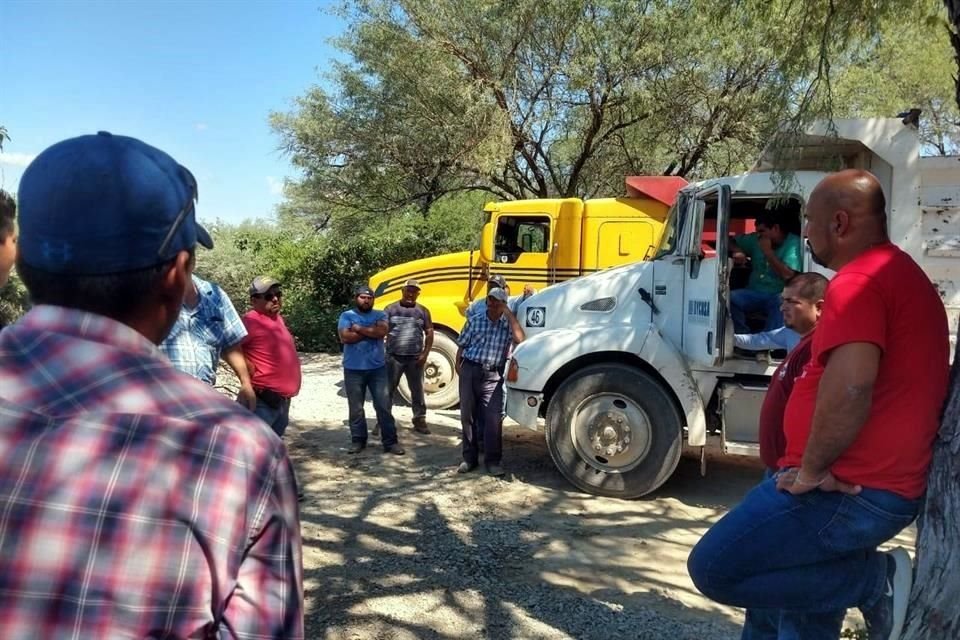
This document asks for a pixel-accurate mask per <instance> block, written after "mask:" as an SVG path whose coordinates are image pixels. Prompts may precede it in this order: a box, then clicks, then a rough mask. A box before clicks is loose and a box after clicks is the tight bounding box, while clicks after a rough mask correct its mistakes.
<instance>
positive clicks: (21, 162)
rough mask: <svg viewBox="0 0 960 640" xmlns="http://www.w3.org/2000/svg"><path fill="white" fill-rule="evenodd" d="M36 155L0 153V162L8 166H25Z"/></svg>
mask: <svg viewBox="0 0 960 640" xmlns="http://www.w3.org/2000/svg"><path fill="white" fill-rule="evenodd" d="M36 157H37V156H36V155H35V154H32V153H0V164H5V165H7V166H8V167H25V166H27V165H28V164H30V163H31V162H33V159H34V158H36Z"/></svg>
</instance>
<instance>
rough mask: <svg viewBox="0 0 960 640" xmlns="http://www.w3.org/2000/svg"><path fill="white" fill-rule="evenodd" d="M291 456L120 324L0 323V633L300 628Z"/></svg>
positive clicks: (92, 320)
mask: <svg viewBox="0 0 960 640" xmlns="http://www.w3.org/2000/svg"><path fill="white" fill-rule="evenodd" d="M296 495H297V492H296V487H295V484H294V476H293V470H292V468H291V465H290V461H289V458H288V457H287V453H286V449H285V447H284V445H283V443H282V442H281V441H280V439H279V438H278V437H276V436H275V435H274V434H273V433H272V432H271V431H270V429H269V428H268V427H267V426H266V425H265V424H263V422H261V421H260V420H259V419H258V418H256V417H255V416H254V415H253V414H252V413H250V412H248V411H247V410H246V409H244V408H242V407H241V406H240V405H238V404H237V403H235V402H231V401H230V400H229V399H227V398H225V397H224V396H222V395H221V394H219V393H217V392H216V391H214V390H213V389H211V388H210V387H208V386H207V385H205V384H203V383H202V382H199V381H197V380H194V379H193V378H191V377H189V376H187V375H186V374H183V373H180V372H178V371H177V370H175V369H174V368H173V367H172V366H171V365H170V363H169V362H168V361H167V360H166V359H165V358H164V357H163V356H162V355H161V353H160V351H159V350H158V349H157V348H156V347H155V346H154V345H153V344H151V343H150V342H148V341H147V340H146V339H145V338H144V337H143V336H141V335H140V334H139V333H137V332H135V331H134V330H133V329H131V328H129V327H127V326H126V325H123V324H120V323H117V322H114V321H112V320H109V319H107V318H104V317H102V316H96V315H92V314H88V313H81V312H78V311H72V310H68V309H63V308H59V307H50V306H40V307H37V308H35V309H33V310H32V311H30V312H29V313H28V314H27V315H26V316H25V317H24V318H22V319H21V320H20V321H19V322H17V323H16V324H14V325H12V326H10V327H7V328H6V329H4V330H3V331H2V332H0V638H41V637H42V638H54V637H56V638H67V637H70V638H117V637H138V638H139V637H146V636H149V637H168V636H176V637H188V636H189V637H235V638H302V637H303V568H302V563H301V546H300V525H299V516H298V512H297V497H296Z"/></svg>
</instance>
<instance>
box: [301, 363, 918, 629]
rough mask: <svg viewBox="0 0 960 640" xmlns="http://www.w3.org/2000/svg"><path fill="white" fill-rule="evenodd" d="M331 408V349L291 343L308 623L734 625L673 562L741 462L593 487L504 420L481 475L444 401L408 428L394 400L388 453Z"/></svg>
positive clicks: (749, 475) (682, 557)
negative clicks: (359, 442)
mask: <svg viewBox="0 0 960 640" xmlns="http://www.w3.org/2000/svg"><path fill="white" fill-rule="evenodd" d="M346 412H347V406H346V398H345V397H344V395H343V391H342V389H341V370H340V363H339V358H337V357H333V356H326V355H310V356H304V387H303V390H302V392H301V394H300V396H299V397H297V398H296V399H295V400H294V402H293V405H292V411H291V417H292V423H291V427H290V429H289V431H288V432H287V436H286V438H287V442H288V446H289V449H290V453H291V456H292V457H293V459H294V461H295V463H296V466H297V470H298V475H299V478H300V481H301V483H302V484H303V485H304V487H305V490H306V494H307V495H306V500H305V501H304V502H303V503H302V505H301V521H302V532H303V542H304V583H305V584H304V590H305V595H306V607H307V637H308V638H323V639H344V640H346V639H351V640H352V639H367V638H375V639H408V638H437V639H440V638H442V639H460V638H464V639H465V638H478V637H479V638H537V639H540V638H542V639H548V638H549V639H551V640H552V639H559V638H585V639H594V638H595V639H597V640H600V639H604V640H605V639H610V638H671V640H681V639H687V638H689V639H691V640H692V639H695V638H696V639H701V638H711V639H713V638H716V639H726V638H730V639H733V638H737V637H739V625H740V624H741V622H742V612H741V611H739V610H737V609H733V608H730V607H723V606H720V605H717V604H715V603H712V602H710V601H708V600H707V599H705V598H704V597H702V596H701V595H700V594H699V593H698V592H697V591H696V589H695V588H694V587H693V584H692V583H691V582H690V578H689V577H688V575H687V572H686V564H685V563H686V558H687V554H688V553H689V550H690V548H691V547H692V546H693V545H694V544H695V543H696V541H697V540H698V539H699V537H700V535H701V534H702V533H703V532H704V531H705V530H706V528H707V527H708V526H709V525H710V524H711V523H712V522H714V521H716V520H717V519H718V518H719V517H720V516H721V515H723V514H724V513H725V512H726V511H727V510H728V509H729V508H730V507H731V506H732V505H734V504H736V502H737V501H738V500H739V498H740V497H741V496H742V495H743V494H744V493H745V492H746V491H747V490H748V489H749V488H750V487H751V486H752V485H753V483H754V481H755V480H756V479H757V478H758V476H759V473H760V471H759V469H758V467H756V466H755V465H752V464H742V463H741V464H735V463H732V462H730V461H719V462H712V463H711V464H710V465H709V466H708V474H707V476H706V477H705V478H704V477H701V476H700V473H699V463H698V462H697V461H695V460H692V459H683V460H681V463H680V466H679V468H678V469H677V471H676V473H675V474H674V475H673V477H672V478H671V479H670V480H669V481H668V482H667V483H666V484H665V485H664V486H663V487H661V488H660V489H659V490H658V491H657V492H656V493H655V494H653V495H652V496H649V497H647V498H645V499H642V500H634V501H623V500H616V499H608V498H599V497H595V496H590V495H586V494H583V493H579V492H577V491H576V490H574V489H573V488H572V486H571V485H569V484H567V482H566V481H565V480H564V479H563V477H562V476H561V475H560V473H559V472H558V471H557V470H556V469H555V468H554V466H553V463H552V461H551V460H550V456H549V454H548V453H547V449H546V445H545V442H544V439H543V435H542V434H541V433H536V432H532V431H528V430H524V429H522V428H520V427H518V426H516V425H512V426H510V425H508V426H507V427H506V428H505V430H504V461H503V464H504V467H505V468H506V470H507V475H506V477H505V478H503V479H495V478H492V477H490V476H487V475H485V474H484V473H482V471H480V470H479V469H478V470H477V471H474V472H473V473H470V474H466V475H458V474H457V473H456V471H455V468H456V465H457V464H458V463H459V461H460V457H459V415H458V413H457V412H456V411H439V412H432V413H430V415H428V423H429V425H430V428H431V430H432V432H433V433H432V434H430V435H421V434H417V433H414V432H413V431H412V430H411V428H410V409H409V408H408V407H405V406H400V407H396V408H395V410H394V415H395V417H396V418H397V421H398V427H399V431H400V440H401V444H403V446H404V447H405V448H406V449H407V455H405V456H400V457H397V456H392V455H391V456H385V455H384V454H383V453H382V452H381V449H380V447H378V446H377V443H376V442H374V441H373V439H371V443H370V444H371V446H369V447H368V448H367V449H366V450H365V451H364V452H362V453H361V454H359V455H348V454H347V453H346V448H347V446H348V445H349V442H350V438H349V431H348V429H347V426H346V421H345V418H346ZM367 416H368V422H369V424H370V425H371V426H372V425H373V423H374V420H373V410H372V408H371V407H370V405H369V403H368V405H367ZM480 469H482V466H481V467H480ZM912 537H913V532H912V531H908V532H906V533H905V534H904V536H902V538H901V539H898V540H897V543H899V544H905V545H906V546H908V547H910V548H912V546H913V544H912V542H913V539H912ZM849 621H850V622H851V623H853V622H855V621H856V617H855V615H854V614H852V615H851V617H850V619H849Z"/></svg>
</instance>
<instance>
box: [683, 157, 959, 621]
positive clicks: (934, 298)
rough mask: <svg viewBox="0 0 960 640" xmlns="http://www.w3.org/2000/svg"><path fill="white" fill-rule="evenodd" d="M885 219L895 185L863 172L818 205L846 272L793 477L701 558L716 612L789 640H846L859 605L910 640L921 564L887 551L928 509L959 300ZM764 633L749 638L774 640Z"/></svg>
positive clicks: (811, 217)
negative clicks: (759, 615)
mask: <svg viewBox="0 0 960 640" xmlns="http://www.w3.org/2000/svg"><path fill="white" fill-rule="evenodd" d="M885 210H886V201H885V198H884V195H883V191H882V189H881V187H880V183H879V182H878V181H877V179H876V178H875V177H874V176H873V175H871V174H870V173H868V172H866V171H862V170H846V171H841V172H839V173H834V174H831V175H830V176H828V177H827V178H825V179H824V180H822V181H821V182H820V184H818V185H817V187H816V188H815V189H814V191H813V193H812V194H811V195H810V199H809V201H808V203H807V238H808V242H809V244H810V249H811V252H812V254H813V256H814V260H816V261H817V262H818V263H820V264H822V265H825V266H827V267H829V268H831V269H834V270H836V271H837V275H836V276H835V277H834V279H833V281H832V282H831V283H830V286H829V287H828V289H827V295H826V299H825V302H824V308H823V315H822V317H821V319H820V322H819V324H818V325H817V330H816V333H815V334H814V337H813V353H812V357H811V360H810V363H809V364H808V365H807V366H806V367H805V368H804V370H803V374H802V375H801V376H800V377H799V378H798V379H797V380H796V382H795V385H794V388H793V391H792V393H791V395H790V399H789V400H788V401H787V408H786V412H785V414H784V431H785V435H786V453H785V454H784V456H783V457H782V458H781V459H780V461H779V467H780V471H779V472H778V473H777V474H776V475H775V476H774V478H771V479H769V480H766V481H764V482H762V483H761V484H759V485H758V486H757V487H755V488H754V489H753V490H752V491H751V492H750V493H749V494H747V496H746V498H745V499H744V501H743V502H742V503H741V504H739V505H738V506H737V507H735V508H734V509H733V510H732V511H730V512H729V513H728V514H727V515H726V516H724V517H723V518H722V519H721V520H720V521H719V522H717V523H716V524H715V525H714V526H713V527H711V528H710V530H709V531H707V533H706V534H705V535H704V536H703V539H701V540H700V542H699V543H698V544H697V546H696V547H694V549H693V551H692V552H691V554H690V558H689V560H688V569H689V571H690V576H691V577H692V578H693V582H694V584H696V586H697V588H698V589H700V591H702V592H703V593H704V594H705V595H707V596H708V597H710V598H712V599H713V600H716V601H717V602H721V603H724V604H728V605H733V606H738V607H746V608H748V609H766V610H770V609H774V610H779V614H780V615H779V625H780V630H779V631H780V634H781V637H784V635H787V634H791V633H793V634H797V633H798V630H802V637H803V638H813V639H819V638H830V639H831V640H833V639H835V638H837V636H838V635H839V634H840V627H841V624H842V622H843V618H844V614H845V612H846V609H847V608H848V607H859V608H860V610H861V612H862V613H863V616H864V620H865V622H866V624H867V630H868V632H869V636H870V638H882V639H884V640H895V639H896V638H899V635H900V631H901V629H902V626H903V622H904V620H905V618H906V610H907V601H908V599H909V595H910V588H911V586H912V566H911V562H910V556H909V555H908V554H907V552H906V551H905V550H903V549H897V550H895V551H893V552H891V553H883V552H880V551H878V550H877V546H878V545H880V544H882V543H884V542H886V541H887V540H889V539H891V538H892V537H893V536H895V535H897V533H899V532H900V531H901V530H903V529H904V528H905V527H906V526H907V525H909V524H910V523H911V522H912V521H913V519H914V518H915V517H916V515H917V511H918V509H919V507H920V499H921V497H922V496H923V493H924V490H925V488H926V478H927V471H928V468H929V466H930V461H931V459H932V455H933V443H934V439H935V437H936V432H937V428H938V426H939V415H940V409H941V406H942V404H943V400H944V398H945V397H946V393H947V377H948V359H949V353H948V351H949V340H948V328H947V318H946V312H945V310H944V306H943V302H942V301H941V300H940V296H939V294H938V293H937V291H936V289H935V288H934V286H933V284H932V283H931V282H930V280H929V278H928V277H927V275H926V274H925V273H924V272H923V271H922V270H921V269H920V267H919V266H918V265H917V264H916V263H915V262H914V261H913V259H912V258H911V257H910V256H909V255H908V254H906V253H904V252H903V251H901V250H900V249H899V248H898V247H896V246H895V245H894V244H892V243H891V242H890V240H889V238H888V236H887V231H886V229H887V224H886V223H887V220H886V213H885ZM750 625H751V620H750V618H749V617H748V618H747V621H746V627H745V628H744V637H760V636H759V635H755V634H754V632H755V631H757V630H755V629H751V628H750ZM792 637H801V635H799V634H798V635H795V636H792Z"/></svg>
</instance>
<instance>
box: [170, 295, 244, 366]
mask: <svg viewBox="0 0 960 640" xmlns="http://www.w3.org/2000/svg"><path fill="white" fill-rule="evenodd" d="M193 284H194V286H195V287H196V288H197V298H198V299H197V306H195V307H194V308H193V309H188V308H187V307H186V306H185V305H184V306H181V307H180V315H179V316H177V322H176V323H175V324H174V325H173V328H172V329H171V330H170V333H169V334H168V335H167V337H166V339H165V340H164V341H163V342H162V343H160V350H161V351H163V353H164V355H166V356H167V357H168V358H170V362H172V363H173V366H174V367H176V368H177V369H179V370H180V371H183V372H184V373H188V374H190V375H191V376H193V377H194V378H196V379H198V380H203V381H204V382H206V383H207V384H209V385H213V384H215V383H216V381H217V361H219V360H220V354H221V353H222V352H223V351H226V350H227V349H229V348H230V347H233V346H235V345H238V344H240V341H241V340H243V339H244V338H245V337H246V335H247V330H246V328H244V326H243V322H241V320H240V316H239V315H237V310H236V309H234V308H233V303H232V302H230V298H228V297H227V294H225V293H224V292H223V289H221V288H220V287H218V286H217V285H215V284H213V283H210V282H207V281H206V280H204V279H202V278H198V277H197V276H193Z"/></svg>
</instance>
